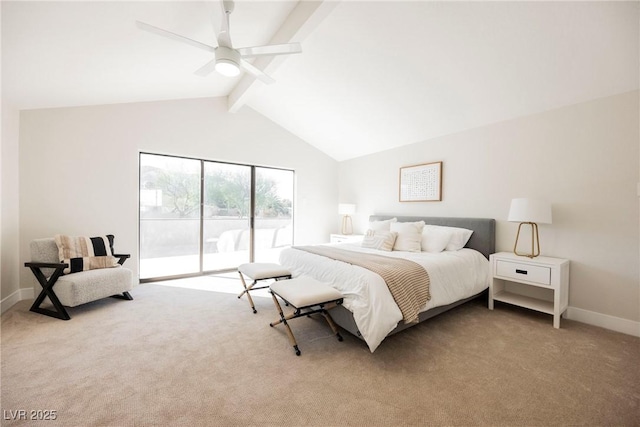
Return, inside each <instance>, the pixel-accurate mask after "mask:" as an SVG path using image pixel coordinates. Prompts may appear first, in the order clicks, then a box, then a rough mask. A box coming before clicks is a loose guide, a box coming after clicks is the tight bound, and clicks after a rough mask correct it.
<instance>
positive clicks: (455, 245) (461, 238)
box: [429, 225, 473, 251]
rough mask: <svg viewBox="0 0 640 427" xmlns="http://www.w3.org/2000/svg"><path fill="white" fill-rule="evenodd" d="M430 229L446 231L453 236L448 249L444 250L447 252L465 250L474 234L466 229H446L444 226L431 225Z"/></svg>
mask: <svg viewBox="0 0 640 427" xmlns="http://www.w3.org/2000/svg"><path fill="white" fill-rule="evenodd" d="M429 227H435V228H440V229H444V230H446V231H447V232H448V233H450V234H451V238H450V239H449V243H447V247H445V248H444V250H445V251H459V250H460V249H462V248H464V245H466V244H467V242H468V241H469V239H470V238H471V235H472V234H473V230H468V229H466V228H459V227H446V226H444V225H430V226H429Z"/></svg>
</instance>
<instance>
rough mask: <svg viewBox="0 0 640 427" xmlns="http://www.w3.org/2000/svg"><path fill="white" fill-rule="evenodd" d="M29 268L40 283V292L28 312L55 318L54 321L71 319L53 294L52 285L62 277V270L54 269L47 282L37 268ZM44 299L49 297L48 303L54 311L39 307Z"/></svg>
mask: <svg viewBox="0 0 640 427" xmlns="http://www.w3.org/2000/svg"><path fill="white" fill-rule="evenodd" d="M29 268H30V269H31V271H32V272H33V275H34V276H36V279H37V280H38V283H40V286H42V291H40V295H38V298H36V300H35V301H34V302H33V305H32V306H31V308H30V309H29V310H30V311H33V312H34V313H39V314H44V315H45V316H50V317H55V318H56V319H61V320H69V319H71V316H69V313H67V310H65V308H64V306H63V305H62V303H61V302H60V300H59V299H58V296H57V295H56V294H55V293H54V292H53V285H55V283H56V281H57V280H58V278H59V277H60V276H61V275H62V270H63V269H62V268H58V269H56V271H54V272H53V274H52V275H51V277H50V278H49V280H47V278H46V277H45V276H44V274H43V273H42V271H41V270H40V269H39V268H37V267H29ZM46 297H49V301H51V304H53V307H54V308H55V310H49V309H48V308H42V307H40V304H42V302H43V301H44V299H45V298H46Z"/></svg>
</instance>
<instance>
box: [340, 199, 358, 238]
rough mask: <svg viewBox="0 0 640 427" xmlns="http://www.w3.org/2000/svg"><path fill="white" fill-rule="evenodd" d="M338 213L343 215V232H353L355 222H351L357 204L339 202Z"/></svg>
mask: <svg viewBox="0 0 640 427" xmlns="http://www.w3.org/2000/svg"><path fill="white" fill-rule="evenodd" d="M338 213H339V214H340V215H343V216H342V230H341V233H342V234H351V233H353V224H352V222H351V215H353V214H354V213H356V205H354V204H351V203H340V204H338Z"/></svg>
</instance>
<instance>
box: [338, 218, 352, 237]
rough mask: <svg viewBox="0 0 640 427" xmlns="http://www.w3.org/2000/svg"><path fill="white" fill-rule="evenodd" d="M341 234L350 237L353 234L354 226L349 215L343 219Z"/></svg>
mask: <svg viewBox="0 0 640 427" xmlns="http://www.w3.org/2000/svg"><path fill="white" fill-rule="evenodd" d="M340 233H341V234H344V235H349V234H352V233H353V224H352V223H351V217H350V216H349V215H345V216H343V217H342V230H341V231H340Z"/></svg>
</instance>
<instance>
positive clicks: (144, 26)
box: [136, 21, 216, 52]
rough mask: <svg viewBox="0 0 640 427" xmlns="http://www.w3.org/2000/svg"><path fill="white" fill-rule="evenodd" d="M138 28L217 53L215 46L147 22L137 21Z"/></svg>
mask: <svg viewBox="0 0 640 427" xmlns="http://www.w3.org/2000/svg"><path fill="white" fill-rule="evenodd" d="M136 26H137V27H138V28H140V29H141V30H144V31H148V32H150V33H154V34H157V35H159V36H162V37H166V38H168V39H171V40H175V41H177V42H181V43H186V44H189V45H191V46H193V47H197V48H198V49H202V50H206V51H207V52H215V51H216V48H215V46H209V45H208V44H204V43H200V42H199V41H196V40H193V39H190V38H188V37H185V36H181V35H180V34H176V33H172V32H171V31H167V30H163V29H162V28H158V27H154V26H153V25H150V24H147V23H145V22H140V21H136Z"/></svg>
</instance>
